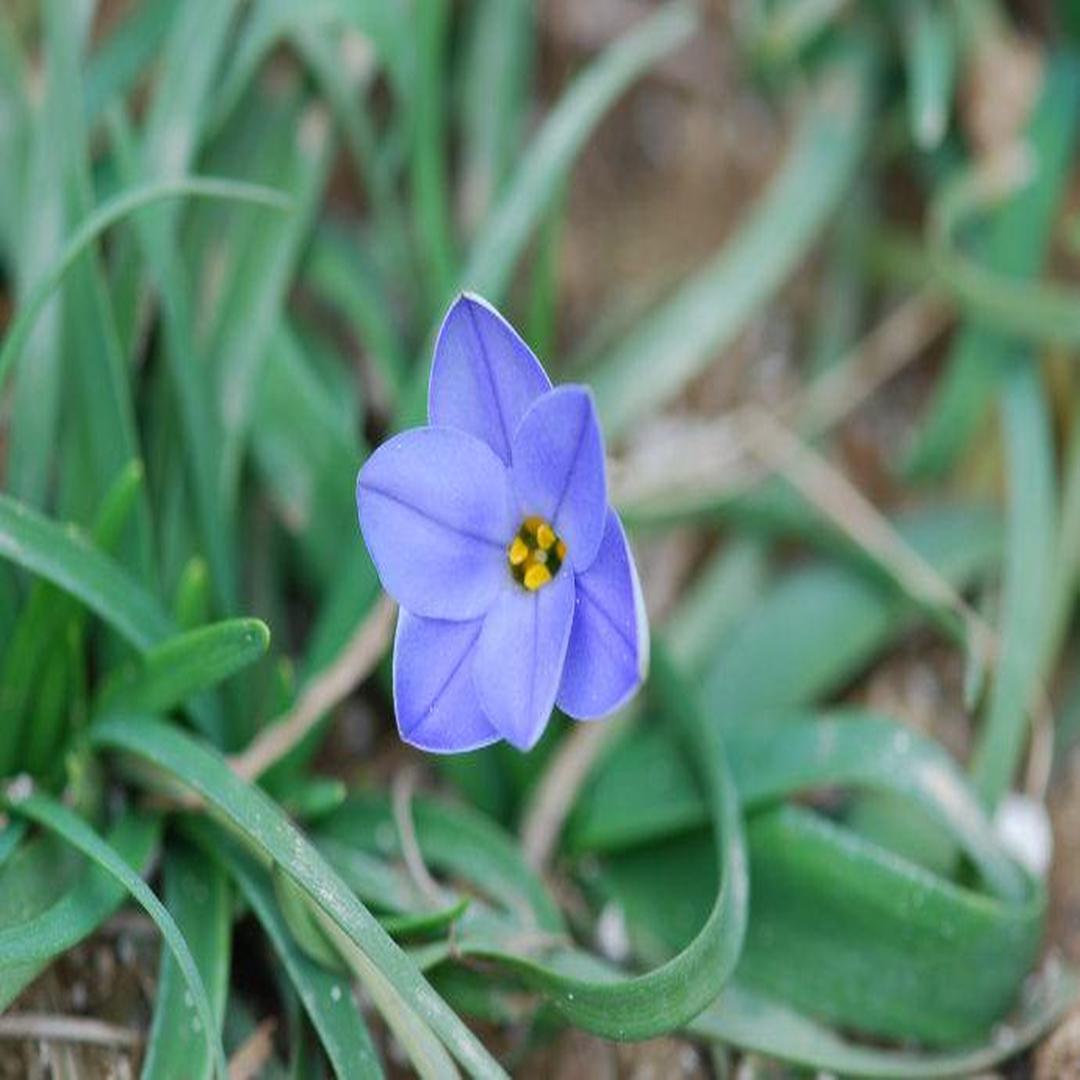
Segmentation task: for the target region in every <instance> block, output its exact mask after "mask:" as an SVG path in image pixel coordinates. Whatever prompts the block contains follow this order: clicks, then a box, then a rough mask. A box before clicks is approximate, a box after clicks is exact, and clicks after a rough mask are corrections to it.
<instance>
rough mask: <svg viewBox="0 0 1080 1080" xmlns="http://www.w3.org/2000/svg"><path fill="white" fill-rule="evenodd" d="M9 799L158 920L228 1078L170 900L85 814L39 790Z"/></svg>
mask: <svg viewBox="0 0 1080 1080" xmlns="http://www.w3.org/2000/svg"><path fill="white" fill-rule="evenodd" d="M5 801H6V803H7V806H8V809H9V810H11V812H12V813H15V814H18V815H19V816H20V817H24V818H27V819H28V820H30V821H32V822H34V823H35V824H36V825H40V826H41V827H42V828H44V829H49V830H50V831H51V832H54V833H56V835H57V836H60V837H62V838H63V839H64V840H65V841H66V842H67V843H69V844H70V845H71V846H72V847H74V848H76V849H77V850H79V851H81V852H82V853H83V854H84V855H85V856H86V857H87V858H88V859H91V860H92V861H93V862H94V863H95V864H96V865H97V866H98V867H100V869H102V870H103V871H105V873H107V874H109V875H110V876H112V877H113V878H115V879H116V880H117V881H118V882H119V883H120V884H121V885H123V886H124V888H125V889H126V890H127V891H128V892H129V893H130V894H131V896H132V897H133V898H134V899H135V900H137V901H138V902H139V904H140V905H141V906H142V907H143V909H144V910H145V911H146V913H147V914H148V915H149V916H150V918H152V919H153V920H154V922H155V923H156V924H157V927H158V929H159V930H160V931H161V933H162V936H163V937H164V938H165V941H166V943H167V944H168V946H169V948H170V950H171V951H172V953H173V956H174V957H175V958H176V962H177V964H178V965H179V967H180V970H181V971H182V972H183V973H184V979H185V981H186V983H187V988H188V991H189V992H190V994H191V996H192V999H193V1001H194V1007H195V1011H196V1013H197V1014H198V1019H199V1022H200V1024H201V1025H202V1031H203V1037H204V1039H205V1040H206V1045H207V1050H208V1052H209V1054H210V1057H211V1058H212V1059H213V1060H214V1062H215V1065H216V1068H217V1073H218V1076H219V1077H220V1078H221V1080H227V1077H228V1075H229V1067H228V1064H227V1063H226V1061H225V1051H224V1049H223V1048H222V1045H221V1040H220V1039H218V1038H217V1037H216V1036H215V1035H214V1032H215V1030H216V1025H215V1023H214V1012H213V1009H212V1008H211V1005H210V999H209V998H208V997H207V994H206V987H205V986H204V985H203V981H202V977H201V976H200V974H199V969H198V968H197V967H196V966H195V961H194V960H193V959H192V956H191V952H190V950H189V949H188V946H187V942H186V941H185V940H184V935H183V934H181V933H180V929H179V927H177V925H176V923H175V922H174V921H173V917H172V916H171V915H170V914H169V912H168V911H167V910H166V908H165V905H164V904H162V902H161V901H160V900H159V899H158V898H157V897H156V896H155V895H154V894H153V892H152V891H151V889H150V887H149V886H148V885H147V884H146V882H144V881H143V879H142V878H141V877H139V875H138V874H137V873H136V872H135V871H134V870H132V868H131V867H130V866H129V865H128V863H127V862H126V861H125V859H124V858H123V856H122V855H120V854H119V853H118V852H117V851H116V849H115V848H113V847H111V846H110V845H109V844H108V843H107V842H106V841H105V840H103V839H102V838H101V837H100V836H99V835H98V834H97V833H96V832H95V831H94V830H93V829H92V828H91V827H90V826H89V825H87V824H86V822H85V821H83V819H82V818H81V817H79V816H78V815H77V814H74V813H72V812H71V811H70V810H68V809H67V808H66V807H65V806H63V805H61V804H60V803H58V802H55V801H54V800H53V799H51V798H49V797H48V796H46V795H42V794H39V793H34V794H31V795H28V796H26V797H25V798H21V799H17V800H13V799H12V798H11V797H10V793H9V796H8V798H7V799H6V800H5Z"/></svg>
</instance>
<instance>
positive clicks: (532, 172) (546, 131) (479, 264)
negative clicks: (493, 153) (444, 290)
mask: <svg viewBox="0 0 1080 1080" xmlns="http://www.w3.org/2000/svg"><path fill="white" fill-rule="evenodd" d="M697 25H698V19H697V14H696V10H695V8H694V7H693V6H692V5H691V4H686V3H679V2H676V3H671V4H666V5H665V6H664V7H663V8H662V9H661V10H660V11H658V12H657V13H656V14H655V15H653V16H651V17H650V18H648V19H644V20H642V22H641V23H640V24H638V25H637V26H635V27H633V28H632V29H631V30H629V31H628V32H627V33H626V34H625V35H624V36H623V37H621V38H620V39H619V40H617V41H616V42H615V43H614V44H613V45H611V46H610V47H609V48H608V49H607V50H605V51H604V53H602V54H601V55H600V56H599V57H598V58H597V59H596V60H594V61H593V62H592V64H591V65H590V66H589V67H588V68H586V70H585V71H584V72H582V74H581V75H579V76H578V78H577V79H576V80H575V81H574V83H573V85H572V86H571V87H570V89H569V90H567V92H566V93H565V94H564V95H563V97H562V98H561V99H560V101H559V103H558V105H556V106H555V108H554V109H553V110H552V112H551V114H550V115H549V116H548V117H547V119H546V120H545V122H544V125H543V127H542V128H541V129H540V131H539V132H537V134H536V135H535V136H534V137H533V139H532V142H531V144H530V145H529V147H528V149H527V150H526V152H525V153H524V154H523V155H522V158H521V160H520V161H519V163H518V165H517V168H516V169H515V170H514V174H513V176H512V177H511V178H510V179H509V180H508V182H507V186H506V193H505V194H504V195H503V196H502V197H501V198H500V199H499V200H498V202H497V203H496V205H495V209H494V210H493V211H492V213H491V215H490V216H489V217H488V218H487V220H486V221H485V222H484V224H483V225H482V226H481V228H480V230H479V232H478V233H477V235H476V238H475V240H474V241H473V245H472V249H471V251H470V253H469V259H468V262H467V264H466V267H465V271H464V273H463V274H462V283H463V286H464V287H465V288H467V289H474V290H475V291H476V292H479V293H480V294H482V295H483V296H486V297H488V298H489V299H490V300H492V301H493V302H498V301H499V299H500V298H501V297H502V295H503V294H504V293H505V291H506V288H507V286H508V284H509V282H510V276H511V274H512V273H513V269H514V266H515V265H516V263H517V260H518V258H519V257H520V256H521V253H522V251H523V250H524V249H525V245H526V244H527V243H528V240H529V237H530V236H531V235H532V233H533V231H534V230H535V229H536V227H537V225H538V224H539V223H540V221H541V220H542V219H543V217H544V215H545V213H546V212H547V210H548V209H549V208H550V206H551V204H552V201H553V200H554V199H555V197H556V196H557V195H558V192H559V191H560V190H561V188H562V185H563V183H564V182H565V180H566V177H567V176H568V175H569V173H570V169H571V167H572V165H573V163H574V160H575V159H576V158H577V155H578V154H579V152H580V151H581V148H582V146H584V144H585V142H586V141H587V140H588V138H589V136H590V135H591V134H592V132H593V130H594V129H595V127H596V125H597V124H598V123H599V122H600V119H601V118H602V117H603V116H604V114H605V113H606V112H607V111H608V109H610V108H611V106H612V104H613V103H614V102H615V101H616V100H617V99H618V98H619V97H620V96H621V95H622V94H623V93H624V92H625V91H626V89H627V87H629V86H630V84H631V83H633V82H634V80H636V79H638V78H640V77H641V76H642V75H643V74H644V73H645V72H646V71H648V70H649V68H651V67H652V66H653V65H654V64H656V63H657V62H658V61H659V60H661V59H662V58H663V57H664V56H666V55H667V54H668V53H670V52H672V51H673V50H675V49H676V48H678V47H679V46H680V45H681V44H683V43H684V42H685V41H686V40H687V38H688V37H689V36H690V35H691V34H692V33H693V31H694V30H695V29H696V28H697Z"/></svg>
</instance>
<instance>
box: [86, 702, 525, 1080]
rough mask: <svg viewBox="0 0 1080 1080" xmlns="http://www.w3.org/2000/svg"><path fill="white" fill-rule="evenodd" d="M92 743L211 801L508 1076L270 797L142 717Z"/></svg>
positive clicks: (397, 982) (456, 1051) (457, 1036)
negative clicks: (136, 760) (140, 761)
mask: <svg viewBox="0 0 1080 1080" xmlns="http://www.w3.org/2000/svg"><path fill="white" fill-rule="evenodd" d="M91 741H92V742H94V743H96V744H97V745H99V746H103V747H105V746H107V747H111V748H113V749H116V750H122V751H126V752H128V753H132V754H135V755H136V756H138V757H141V758H144V759H145V760H147V761H148V762H150V763H151V764H153V765H155V766H156V767H157V768H158V769H160V770H162V771H163V772H164V773H166V774H167V775H168V776H170V777H173V778H175V779H178V780H180V781H181V782H182V783H183V784H184V785H185V786H187V787H189V788H191V789H192V790H193V791H194V792H195V793H196V794H198V795H200V796H202V797H203V798H204V799H206V800H207V801H208V802H209V803H210V804H211V805H212V806H213V807H214V808H215V809H216V810H217V811H218V812H220V813H221V814H223V815H224V816H225V817H226V818H227V819H228V820H229V821H230V822H231V823H232V824H233V825H234V826H235V827H236V829H237V830H238V831H239V832H240V833H241V834H242V835H243V836H244V837H245V839H246V840H247V841H248V843H250V844H251V845H253V846H254V848H255V849H256V850H258V851H259V852H260V853H261V854H262V856H263V857H264V858H265V859H267V860H268V861H270V862H271V863H274V864H276V865H277V866H278V867H279V868H280V869H281V870H282V871H283V872H284V873H286V874H288V875H289V877H290V878H292V880H293V881H294V882H295V883H296V884H297V885H298V886H299V887H300V888H302V889H303V890H305V891H306V892H307V893H309V894H310V896H311V897H312V901H313V903H314V904H316V905H318V906H319V908H320V910H322V911H323V912H324V913H325V914H326V916H327V918H328V919H329V920H331V922H332V924H333V925H334V926H336V927H338V929H339V930H340V931H341V933H342V934H343V935H345V936H346V937H347V938H348V940H350V941H351V942H352V943H353V944H354V945H355V946H356V948H357V949H358V950H360V951H361V952H362V953H364V954H365V955H366V956H368V957H369V958H370V961H371V963H372V964H373V965H375V966H376V967H377V968H378V969H379V970H380V971H381V972H382V973H383V974H384V976H385V977H386V978H387V979H389V980H390V981H391V982H392V983H393V984H394V986H395V988H396V990H397V992H398V993H399V994H400V995H401V996H402V997H403V998H404V999H405V1000H407V1001H409V1002H410V1004H411V1006H412V1008H413V1009H415V1011H416V1013H417V1014H418V1015H419V1016H420V1017H422V1018H423V1019H424V1021H425V1022H427V1023H428V1024H430V1026H431V1028H432V1029H433V1030H434V1031H435V1032H436V1033H437V1034H438V1035H439V1037H440V1039H442V1040H443V1042H444V1043H445V1045H446V1047H447V1049H448V1050H449V1051H450V1052H451V1053H452V1054H453V1055H454V1057H455V1058H457V1060H458V1061H460V1062H461V1063H462V1064H463V1065H465V1066H466V1067H467V1068H468V1069H470V1070H471V1071H473V1072H474V1073H476V1074H477V1075H479V1076H503V1075H504V1073H503V1070H502V1069H501V1068H500V1067H499V1065H498V1064H497V1062H495V1060H494V1059H493V1058H492V1057H491V1056H490V1054H489V1053H488V1051H487V1050H486V1049H485V1048H484V1046H483V1044H482V1043H481V1042H480V1041H479V1040H478V1039H477V1038H476V1036H475V1035H473V1034H472V1033H471V1032H470V1031H469V1030H468V1029H467V1028H466V1027H465V1026H464V1025H463V1024H462V1023H461V1021H460V1020H459V1019H458V1018H457V1016H455V1015H454V1013H453V1012H452V1011H451V1010H450V1009H449V1008H448V1007H447V1005H446V1003H445V1002H444V1001H442V999H441V998H439V996H438V995H437V994H436V993H435V992H434V991H433V990H432V988H431V986H430V985H429V984H428V982H427V981H426V980H425V979H424V978H423V976H422V975H421V974H420V972H419V971H418V970H417V968H416V967H415V965H414V964H413V963H412V961H411V960H409V958H408V957H407V956H406V955H405V954H404V953H403V952H402V951H401V950H400V949H399V948H398V946H397V945H395V944H394V942H393V941H392V940H391V938H390V937H389V936H388V935H387V934H386V933H385V931H384V930H383V929H382V927H380V926H379V924H378V922H377V921H376V919H375V918H374V916H373V915H372V914H371V913H370V912H369V911H368V910H367V908H365V907H364V906H363V904H361V903H360V901H359V900H358V899H357V898H356V896H355V895H354V894H353V893H352V891H351V890H349V889H348V888H347V887H346V886H345V884H344V883H343V882H342V881H341V879H340V878H339V877H338V876H337V875H336V874H335V873H334V872H333V870H332V869H331V868H330V867H329V865H328V864H327V863H326V861H325V860H324V859H323V858H322V856H320V855H319V854H318V852H317V851H316V850H315V848H314V847H313V846H312V845H311V843H310V842H309V841H308V840H307V839H305V838H304V836H303V835H302V834H301V833H300V832H299V831H298V830H297V829H296V828H295V826H293V825H292V823H291V822H289V821H288V820H287V819H286V818H285V817H284V815H283V814H282V813H281V812H280V811H279V810H278V808H277V807H276V806H275V805H274V803H273V802H271V800H270V799H269V798H267V796H266V795H265V794H263V793H262V792H261V791H260V790H259V789H258V788H254V787H249V786H247V785H245V784H244V783H242V782H241V781H240V780H239V779H238V778H237V776H236V774H235V773H234V772H233V771H232V769H230V768H229V766H228V764H227V763H226V762H225V761H224V760H223V759H222V758H220V757H219V756H218V755H216V754H214V753H213V752H212V751H211V750H210V749H209V748H207V747H205V746H201V745H200V744H199V743H197V742H195V741H194V740H193V739H191V738H189V737H188V736H186V735H184V734H183V733H182V732H181V731H179V730H178V729H176V728H175V727H173V726H170V725H167V724H162V723H159V722H157V721H154V720H151V719H149V718H145V717H138V718H128V717H123V718H121V717H109V718H108V719H106V720H103V721H101V722H100V723H98V724H97V725H96V726H95V727H94V728H93V729H92V731H91Z"/></svg>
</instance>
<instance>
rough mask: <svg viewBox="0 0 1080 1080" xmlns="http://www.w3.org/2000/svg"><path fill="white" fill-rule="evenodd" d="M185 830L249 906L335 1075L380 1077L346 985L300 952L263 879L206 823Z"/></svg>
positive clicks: (374, 1054)
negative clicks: (310, 1023) (275, 954)
mask: <svg viewBox="0 0 1080 1080" xmlns="http://www.w3.org/2000/svg"><path fill="white" fill-rule="evenodd" d="M188 828H189V830H190V831H191V832H192V834H193V835H194V836H195V837H196V838H197V839H198V841H199V844H200V847H201V849H202V850H203V852H204V853H205V854H206V855H207V857H209V858H211V859H213V860H215V861H217V862H219V863H220V864H221V866H222V867H223V868H224V869H225V871H226V872H227V873H228V875H229V877H230V878H231V879H232V880H233V881H235V882H236V886H237V888H238V889H239V891H240V894H241V895H242V896H243V898H244V900H246V901H247V903H248V904H250V905H251V909H252V911H253V912H254V914H255V917H256V918H257V919H258V920H259V922H260V923H261V925H262V928H263V929H264V930H265V931H266V935H267V937H268V938H269V939H270V944H271V945H272V946H273V948H274V951H275V952H276V953H277V955H278V957H279V958H280V960H281V963H282V964H283V965H284V967H285V971H286V973H287V975H288V977H289V981H290V982H291V983H292V985H293V986H294V987H295V988H296V992H297V994H298V995H299V997H300V1001H301V1002H302V1003H303V1006H304V1010H305V1011H306V1012H307V1014H308V1016H309V1017H310V1018H311V1022H312V1024H313V1025H314V1026H315V1030H316V1031H317V1032H318V1034H319V1040H320V1041H321V1042H322V1046H323V1049H324V1050H325V1051H326V1056H327V1057H328V1058H329V1059H330V1064H331V1066H332V1067H333V1069H334V1072H335V1074H336V1075H337V1076H339V1077H352V1076H372V1077H380V1076H382V1075H383V1070H382V1065H381V1063H380V1061H379V1055H378V1052H377V1051H376V1049H375V1045H374V1043H373V1042H372V1039H371V1035H370V1034H369V1033H368V1029H367V1025H366V1024H365V1023H364V1019H363V1016H362V1015H361V1014H360V1010H359V1008H358V1007H357V1004H356V1002H355V1001H354V1000H353V996H352V993H351V991H350V988H349V986H348V984H347V983H346V982H345V980H343V979H342V978H341V977H340V976H339V975H337V974H336V973H334V972H331V971H327V970H325V969H324V968H322V967H320V966H319V965H318V964H316V963H315V962H314V961H313V960H311V959H309V958H308V956H306V955H305V954H304V952H303V951H302V950H301V949H300V947H299V946H298V945H297V943H296V941H295V939H294V938H293V936H292V934H291V933H290V932H289V928H288V926H287V925H286V922H285V919H284V918H283V916H282V914H281V911H280V909H279V907H278V906H277V904H276V903H275V900H274V893H273V890H272V888H271V887H270V883H269V882H268V881H267V880H266V875H265V874H263V873H262V872H261V871H260V870H259V867H258V866H257V865H256V864H255V863H254V862H253V860H252V859H250V858H248V857H247V856H246V855H244V854H243V852H241V851H239V850H238V849H237V847H236V844H235V843H234V842H233V841H232V840H230V839H229V837H228V836H227V835H225V834H224V833H223V832H222V831H221V830H219V829H215V828H213V827H211V826H209V825H208V824H207V823H205V822H191V823H189V825H188Z"/></svg>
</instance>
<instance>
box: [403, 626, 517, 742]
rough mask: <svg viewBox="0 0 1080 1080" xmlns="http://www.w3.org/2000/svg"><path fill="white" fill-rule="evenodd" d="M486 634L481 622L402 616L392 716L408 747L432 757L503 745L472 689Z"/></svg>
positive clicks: (474, 689)
mask: <svg viewBox="0 0 1080 1080" xmlns="http://www.w3.org/2000/svg"><path fill="white" fill-rule="evenodd" d="M482 628H483V620H481V619H474V620H473V621H471V622H445V621H443V620H441V619H424V618H422V617H421V616H419V615H412V614H410V613H409V612H407V611H405V610H402V611H400V612H399V614H398V625H397V635H396V636H395V638H394V712H395V714H396V715H397V724H398V731H399V732H400V733H401V737H402V739H404V740H405V742H407V743H411V744H412V745H413V746H416V747H418V748H419V749H421V750H428V751H430V752H431V753H433V754H460V753H464V752H465V751H466V750H477V749H479V748H480V747H481V746H488V745H490V744H491V743H493V742H497V741H498V740H499V738H500V736H499V733H498V732H497V731H496V730H495V729H494V728H493V727H492V726H491V724H490V723H488V720H487V717H486V716H484V711H483V709H481V708H480V699H479V698H478V697H477V694H476V687H475V685H474V684H473V676H472V669H473V659H474V657H475V655H476V646H477V643H478V642H479V640H480V631H481V629H482Z"/></svg>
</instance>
